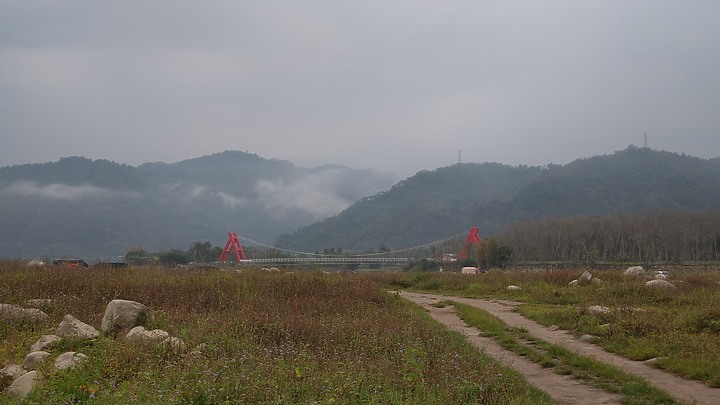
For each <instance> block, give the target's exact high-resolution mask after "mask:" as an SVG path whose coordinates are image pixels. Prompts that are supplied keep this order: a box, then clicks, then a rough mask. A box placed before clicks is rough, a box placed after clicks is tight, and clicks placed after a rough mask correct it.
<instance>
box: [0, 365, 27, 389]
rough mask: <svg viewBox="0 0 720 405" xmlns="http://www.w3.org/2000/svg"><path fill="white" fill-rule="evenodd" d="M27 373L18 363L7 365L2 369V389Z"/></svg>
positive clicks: (0, 378)
mask: <svg viewBox="0 0 720 405" xmlns="http://www.w3.org/2000/svg"><path fill="white" fill-rule="evenodd" d="M25 373H27V371H25V369H24V368H22V366H18V365H17V364H10V365H8V366H5V367H4V368H3V369H2V370H0V391H2V390H4V389H5V387H7V386H9V385H10V384H12V383H13V381H15V380H17V379H18V377H20V376H21V375H23V374H25Z"/></svg>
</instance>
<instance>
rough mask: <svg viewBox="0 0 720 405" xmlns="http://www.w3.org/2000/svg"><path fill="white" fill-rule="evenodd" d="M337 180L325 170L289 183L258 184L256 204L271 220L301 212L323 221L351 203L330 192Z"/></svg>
mask: <svg viewBox="0 0 720 405" xmlns="http://www.w3.org/2000/svg"><path fill="white" fill-rule="evenodd" d="M337 176H338V172H337V171H335V170H327V171H323V172H320V173H316V174H312V175H308V176H305V177H302V178H300V179H298V180H295V181H293V182H286V181H283V180H272V181H271V180H260V181H258V182H257V184H256V186H255V188H256V191H257V193H258V200H259V202H260V203H261V204H262V205H263V206H264V208H265V210H266V211H267V212H268V213H269V214H270V215H272V216H273V217H275V218H282V217H286V216H287V215H289V214H290V213H291V212H293V211H301V212H305V213H309V214H310V215H312V216H313V217H314V218H315V219H323V218H327V217H331V216H333V215H336V214H338V213H339V212H341V211H342V210H344V209H345V208H347V207H349V206H350V204H351V203H352V202H351V201H348V200H346V199H344V198H342V197H341V196H339V195H338V194H337V193H336V192H335V191H334V188H335V186H336V184H335V183H336V180H337V179H336V177H337Z"/></svg>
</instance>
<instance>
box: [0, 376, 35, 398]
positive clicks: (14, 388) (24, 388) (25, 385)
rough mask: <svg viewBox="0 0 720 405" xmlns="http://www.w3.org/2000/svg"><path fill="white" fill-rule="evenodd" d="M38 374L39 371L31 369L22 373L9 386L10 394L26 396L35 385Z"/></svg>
mask: <svg viewBox="0 0 720 405" xmlns="http://www.w3.org/2000/svg"><path fill="white" fill-rule="evenodd" d="M37 376H38V372H37V371H29V372H27V373H25V374H23V375H21V376H20V377H18V378H17V379H16V380H15V381H13V383H12V384H10V386H9V387H8V389H7V393H8V395H9V396H11V397H24V396H25V395H27V394H28V392H30V390H32V388H33V386H35V381H36V379H37Z"/></svg>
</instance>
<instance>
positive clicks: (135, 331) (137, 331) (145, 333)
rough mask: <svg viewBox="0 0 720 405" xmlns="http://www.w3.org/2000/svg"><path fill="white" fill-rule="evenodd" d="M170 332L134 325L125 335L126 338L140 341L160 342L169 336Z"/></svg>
mask: <svg viewBox="0 0 720 405" xmlns="http://www.w3.org/2000/svg"><path fill="white" fill-rule="evenodd" d="M169 337H170V334H169V333H167V332H165V331H164V330H161V329H153V330H147V329H145V328H144V327H142V326H136V327H134V328H132V329H130V331H129V332H128V333H127V335H125V338H127V339H128V340H135V341H141V342H157V343H161V342H163V341H164V340H165V339H167V338H169Z"/></svg>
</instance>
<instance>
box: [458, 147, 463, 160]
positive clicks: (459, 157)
mask: <svg viewBox="0 0 720 405" xmlns="http://www.w3.org/2000/svg"><path fill="white" fill-rule="evenodd" d="M458 163H462V155H461V154H460V149H458Z"/></svg>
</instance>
